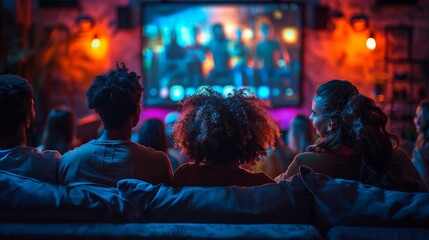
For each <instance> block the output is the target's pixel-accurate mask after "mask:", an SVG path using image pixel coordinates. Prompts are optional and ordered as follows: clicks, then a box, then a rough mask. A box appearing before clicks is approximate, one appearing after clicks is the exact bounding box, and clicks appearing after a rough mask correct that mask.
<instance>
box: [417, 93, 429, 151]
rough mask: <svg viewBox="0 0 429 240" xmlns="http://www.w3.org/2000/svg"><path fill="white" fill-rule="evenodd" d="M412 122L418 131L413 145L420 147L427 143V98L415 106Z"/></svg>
mask: <svg viewBox="0 0 429 240" xmlns="http://www.w3.org/2000/svg"><path fill="white" fill-rule="evenodd" d="M414 124H415V126H416V130H417V133H418V135H417V141H416V146H415V147H416V149H420V148H422V147H424V146H425V145H426V144H429V100H423V101H421V102H420V103H419V105H418V106H417V109H416V116H415V117H414Z"/></svg>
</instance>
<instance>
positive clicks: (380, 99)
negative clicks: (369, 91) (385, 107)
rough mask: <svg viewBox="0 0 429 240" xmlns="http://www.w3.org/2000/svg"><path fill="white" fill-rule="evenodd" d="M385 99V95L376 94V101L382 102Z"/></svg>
mask: <svg viewBox="0 0 429 240" xmlns="http://www.w3.org/2000/svg"><path fill="white" fill-rule="evenodd" d="M385 99H386V97H385V96H384V95H383V94H379V95H377V101H379V102H384V100H385Z"/></svg>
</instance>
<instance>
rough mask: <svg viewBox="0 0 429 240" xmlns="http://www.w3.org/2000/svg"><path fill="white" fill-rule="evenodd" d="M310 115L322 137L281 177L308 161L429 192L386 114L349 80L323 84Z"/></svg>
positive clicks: (340, 174)
mask: <svg viewBox="0 0 429 240" xmlns="http://www.w3.org/2000/svg"><path fill="white" fill-rule="evenodd" d="M311 110H312V113H311V115H310V120H311V121H312V122H313V127H314V128H315V130H316V133H317V134H318V135H319V136H320V137H319V139H318V140H317V141H316V143H315V144H313V145H311V146H309V147H308V150H309V151H310V152H306V153H301V154H298V155H297V156H296V157H295V159H294V160H293V161H292V163H291V165H290V166H289V168H288V169H287V170H286V172H285V173H283V174H281V175H279V176H277V177H276V178H275V180H276V181H277V182H280V181H282V180H285V179H287V178H289V177H291V176H293V175H295V174H297V173H298V172H299V166H300V165H306V166H309V167H311V168H313V170H314V171H315V172H318V173H321V174H325V175H327V176H330V177H333V178H343V179H348V180H357V181H360V182H361V183H364V184H369V185H373V186H377V187H380V188H384V189H389V190H400V191H427V188H426V185H425V183H424V182H423V179H422V178H421V177H420V175H419V173H418V172H417V170H416V169H415V167H414V166H413V164H412V162H411V160H410V158H409V156H408V155H407V154H406V153H405V152H404V151H403V150H401V149H399V148H398V145H399V139H398V137H397V136H396V135H394V134H392V133H390V132H389V131H388V130H387V129H386V125H387V122H388V117H387V116H386V114H384V112H383V111H382V110H381V109H380V108H379V107H378V106H377V105H376V104H375V102H374V100H372V99H371V98H369V97H366V96H364V95H362V94H361V93H360V92H359V91H358V89H357V88H356V87H355V86H354V85H353V84H351V83H350V82H348V81H346V80H331V81H329V82H326V83H324V84H322V85H320V86H319V88H318V89H317V91H316V95H315V97H314V98H313V104H312V109H311Z"/></svg>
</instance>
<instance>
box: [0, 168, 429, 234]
mask: <svg viewBox="0 0 429 240" xmlns="http://www.w3.org/2000/svg"><path fill="white" fill-rule="evenodd" d="M0 239H429V193H405V192H398V191H387V190H383V189H379V188H376V187H372V186H368V185H364V184H360V183H359V182H355V181H348V180H342V179H332V178H329V177H326V176H323V175H320V174H317V173H314V172H313V171H312V170H311V169H309V168H307V167H301V168H300V174H298V175H296V176H294V177H292V178H290V179H288V180H287V181H284V182H281V183H279V184H266V185H263V186H257V187H246V188H240V187H183V188H180V189H175V188H172V187H168V186H163V185H156V186H153V185H151V184H149V183H147V182H144V181H139V180H135V179H124V180H121V181H120V182H118V185H117V187H116V188H111V187H105V186H99V185H67V186H63V185H54V184H49V183H42V182H39V181H37V180H34V179H31V178H27V177H23V176H18V175H15V174H12V173H9V172H5V171H0Z"/></svg>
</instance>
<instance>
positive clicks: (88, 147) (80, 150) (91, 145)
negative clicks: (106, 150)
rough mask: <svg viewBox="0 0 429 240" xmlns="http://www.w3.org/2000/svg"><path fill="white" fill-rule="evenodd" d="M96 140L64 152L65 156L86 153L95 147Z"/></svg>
mask: <svg viewBox="0 0 429 240" xmlns="http://www.w3.org/2000/svg"><path fill="white" fill-rule="evenodd" d="M94 143H95V140H91V141H89V142H87V143H84V144H82V145H80V146H77V147H75V148H74V149H72V150H69V151H67V152H65V153H64V155H63V158H64V157H69V156H76V155H79V154H85V153H86V152H87V151H90V150H91V149H94V147H95V145H94Z"/></svg>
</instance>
